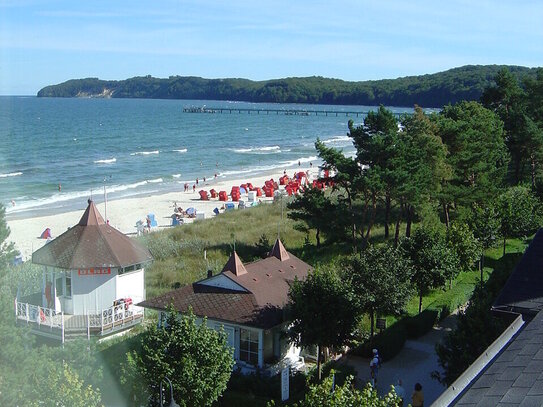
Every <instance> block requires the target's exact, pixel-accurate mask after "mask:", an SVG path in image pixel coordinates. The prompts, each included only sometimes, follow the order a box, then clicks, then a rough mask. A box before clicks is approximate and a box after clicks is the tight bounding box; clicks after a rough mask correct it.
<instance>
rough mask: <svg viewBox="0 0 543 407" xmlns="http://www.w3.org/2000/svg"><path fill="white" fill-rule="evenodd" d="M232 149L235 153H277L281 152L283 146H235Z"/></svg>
mask: <svg viewBox="0 0 543 407" xmlns="http://www.w3.org/2000/svg"><path fill="white" fill-rule="evenodd" d="M230 150H231V151H233V152H235V153H255V154H270V153H271V154H275V153H280V152H281V147H279V146H266V147H249V148H233V149H230Z"/></svg>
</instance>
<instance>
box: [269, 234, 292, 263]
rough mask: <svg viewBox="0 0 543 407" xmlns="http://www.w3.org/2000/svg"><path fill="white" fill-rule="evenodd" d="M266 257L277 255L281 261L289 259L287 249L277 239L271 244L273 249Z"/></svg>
mask: <svg viewBox="0 0 543 407" xmlns="http://www.w3.org/2000/svg"><path fill="white" fill-rule="evenodd" d="M268 257H277V258H278V259H279V260H281V261H285V260H288V259H290V256H289V255H288V252H287V249H285V246H283V243H281V240H279V239H277V240H276V241H275V244H274V245H273V249H271V252H270V254H269V256H268Z"/></svg>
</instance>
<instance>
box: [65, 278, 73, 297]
mask: <svg viewBox="0 0 543 407" xmlns="http://www.w3.org/2000/svg"><path fill="white" fill-rule="evenodd" d="M71 296H72V276H71V275H69V274H66V297H71Z"/></svg>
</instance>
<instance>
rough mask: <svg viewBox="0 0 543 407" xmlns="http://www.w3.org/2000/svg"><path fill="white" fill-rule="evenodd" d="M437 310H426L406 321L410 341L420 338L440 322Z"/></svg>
mask: <svg viewBox="0 0 543 407" xmlns="http://www.w3.org/2000/svg"><path fill="white" fill-rule="evenodd" d="M438 317H439V312H438V311H437V310H433V309H432V310H430V309H425V310H424V311H422V312H421V313H420V314H418V315H415V316H412V317H409V318H406V319H405V330H406V333H407V337H408V338H410V339H414V338H418V337H421V336H422V335H424V334H425V333H427V332H428V331H430V330H431V329H432V327H433V326H434V324H435V323H436V321H437V320H438Z"/></svg>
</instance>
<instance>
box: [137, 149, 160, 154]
mask: <svg viewBox="0 0 543 407" xmlns="http://www.w3.org/2000/svg"><path fill="white" fill-rule="evenodd" d="M158 153H159V151H158V150H153V151H136V152H135V153H130V155H150V154H158Z"/></svg>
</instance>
